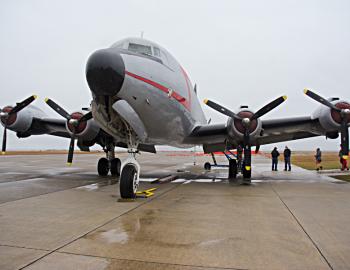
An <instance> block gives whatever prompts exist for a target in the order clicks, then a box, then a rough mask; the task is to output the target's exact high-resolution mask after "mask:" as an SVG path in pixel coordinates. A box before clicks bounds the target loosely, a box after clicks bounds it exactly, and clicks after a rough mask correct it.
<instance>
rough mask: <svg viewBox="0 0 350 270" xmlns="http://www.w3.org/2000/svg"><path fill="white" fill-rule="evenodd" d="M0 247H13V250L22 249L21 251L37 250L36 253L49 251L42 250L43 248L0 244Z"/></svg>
mask: <svg viewBox="0 0 350 270" xmlns="http://www.w3.org/2000/svg"><path fill="white" fill-rule="evenodd" d="M0 247H13V248H23V249H30V250H38V251H51V250H49V249H43V248H32V247H23V246H16V245H6V244H0Z"/></svg>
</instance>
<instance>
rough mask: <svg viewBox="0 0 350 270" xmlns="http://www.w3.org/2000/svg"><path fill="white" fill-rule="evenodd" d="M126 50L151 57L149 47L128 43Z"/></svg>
mask: <svg viewBox="0 0 350 270" xmlns="http://www.w3.org/2000/svg"><path fill="white" fill-rule="evenodd" d="M128 50H129V51H132V52H135V53H141V54H148V55H152V48H151V46H145V45H141V44H136V43H129V47H128Z"/></svg>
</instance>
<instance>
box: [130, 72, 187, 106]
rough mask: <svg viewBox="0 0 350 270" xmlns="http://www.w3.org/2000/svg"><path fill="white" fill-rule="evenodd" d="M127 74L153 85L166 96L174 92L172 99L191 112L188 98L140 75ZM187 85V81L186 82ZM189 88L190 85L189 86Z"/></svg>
mask: <svg viewBox="0 0 350 270" xmlns="http://www.w3.org/2000/svg"><path fill="white" fill-rule="evenodd" d="M125 74H126V75H129V76H130V77H133V78H135V79H137V80H140V81H142V82H145V83H147V84H149V85H152V86H154V87H155V88H157V89H159V90H161V91H162V92H164V93H166V94H169V92H170V91H172V93H171V97H173V98H174V99H176V100H177V101H178V102H180V103H181V104H182V105H183V106H184V107H185V108H186V109H187V110H189V111H190V110H191V106H189V102H188V101H187V100H186V98H184V97H183V96H181V95H180V94H178V93H177V92H176V91H175V90H173V89H170V88H168V87H165V86H164V85H161V84H159V83H157V82H155V81H152V80H150V79H147V78H145V77H142V76H139V75H136V74H134V73H131V72H129V71H125ZM186 83H187V81H186ZM187 87H188V85H187Z"/></svg>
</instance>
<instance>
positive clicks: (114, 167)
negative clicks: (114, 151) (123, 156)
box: [110, 158, 121, 176]
mask: <svg viewBox="0 0 350 270" xmlns="http://www.w3.org/2000/svg"><path fill="white" fill-rule="evenodd" d="M120 166H121V162H120V159H119V158H113V159H112V160H111V164H110V167H111V175H112V176H119V175H120Z"/></svg>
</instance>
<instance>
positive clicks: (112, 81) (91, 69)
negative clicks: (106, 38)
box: [86, 49, 125, 96]
mask: <svg viewBox="0 0 350 270" xmlns="http://www.w3.org/2000/svg"><path fill="white" fill-rule="evenodd" d="M124 77H125V66H124V61H123V58H122V57H121V55H120V54H119V52H118V51H116V50H113V49H103V50H98V51H96V52H94V53H93V54H92V55H91V56H90V57H89V59H88V62H87V64H86V79H87V82H88V84H89V87H90V90H91V91H92V92H93V93H94V94H95V95H96V96H115V95H116V94H117V93H118V92H119V91H120V89H121V88H122V85H123V82H124Z"/></svg>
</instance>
